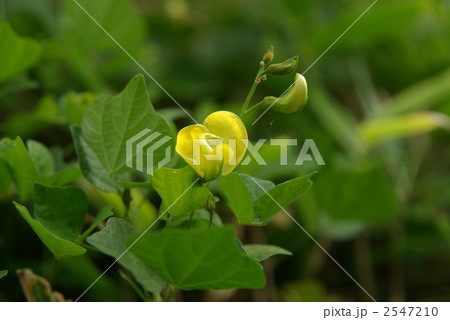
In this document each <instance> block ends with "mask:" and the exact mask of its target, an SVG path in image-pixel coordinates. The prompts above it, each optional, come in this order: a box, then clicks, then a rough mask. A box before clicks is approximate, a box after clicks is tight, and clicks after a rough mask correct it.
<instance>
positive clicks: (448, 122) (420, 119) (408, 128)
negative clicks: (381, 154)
mask: <svg viewBox="0 0 450 320" xmlns="http://www.w3.org/2000/svg"><path fill="white" fill-rule="evenodd" d="M359 128H360V132H361V135H362V136H363V137H364V138H365V139H366V140H367V141H368V142H370V143H377V142H381V141H385V140H392V139H398V138H403V137H410V136H414V135H419V134H424V133H428V132H431V131H433V130H435V129H438V128H445V129H447V130H449V129H450V118H449V117H448V116H447V115H446V114H444V113H440V112H434V111H416V112H410V113H407V114H404V115H400V116H392V117H389V118H376V119H373V120H366V121H363V122H362V123H361V124H360V126H359Z"/></svg>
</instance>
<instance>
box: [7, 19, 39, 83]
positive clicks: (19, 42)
mask: <svg viewBox="0 0 450 320" xmlns="http://www.w3.org/2000/svg"><path fill="white" fill-rule="evenodd" d="M0 39H1V41H0V61H1V63H2V67H1V68H0V82H3V81H5V80H7V79H9V78H12V77H14V76H16V75H18V74H20V73H22V72H24V71H26V70H27V69H28V68H30V67H31V66H32V65H34V64H35V63H36V62H37V61H38V59H39V57H40V55H41V47H40V45H39V43H38V42H37V41H36V40H34V39H29V38H24V37H20V36H19V35H17V34H16V33H15V32H14V30H13V29H12V28H11V26H10V25H9V23H8V22H7V21H0Z"/></svg>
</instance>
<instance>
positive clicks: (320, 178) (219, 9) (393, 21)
mask: <svg viewBox="0 0 450 320" xmlns="http://www.w3.org/2000/svg"><path fill="white" fill-rule="evenodd" d="M79 2H80V4H82V5H83V6H84V7H85V8H86V10H87V11H88V12H89V13H90V14H92V16H93V17H95V18H96V19H97V20H98V22H99V23H100V24H101V25H102V26H103V27H104V28H105V29H106V30H107V31H108V32H110V34H111V35H112V36H113V37H114V38H115V39H116V40H117V41H118V43H120V44H121V45H122V46H123V47H124V48H126V50H128V51H129V53H130V54H131V55H132V56H134V57H135V58H136V60H137V61H139V63H141V65H142V66H143V67H144V68H145V69H146V70H147V71H148V72H149V73H150V74H151V75H152V76H154V77H155V78H156V79H157V81H159V82H160V84H161V85H162V86H163V87H164V88H165V89H166V90H167V91H168V92H169V93H170V94H171V95H172V96H173V97H174V98H175V99H176V100H177V101H178V102H179V103H180V104H181V105H182V106H184V107H186V109H188V110H189V111H190V112H191V113H192V115H193V116H194V118H196V119H197V120H198V121H199V122H200V121H202V120H203V119H204V117H205V116H206V115H207V114H209V113H210V112H212V111H215V110H220V109H227V110H231V111H235V112H239V110H240V107H241V105H242V103H243V101H244V100H245V97H246V95H247V93H248V91H249V89H250V87H251V85H252V81H253V79H254V76H255V74H256V72H257V70H258V63H259V60H260V58H261V57H262V55H263V54H264V52H265V51H266V50H267V48H268V47H269V45H273V46H274V47H275V59H274V61H275V62H280V61H282V60H285V59H286V58H288V57H290V56H293V55H296V54H299V55H300V63H299V70H298V72H300V73H302V72H303V71H304V70H306V69H307V68H308V66H310V65H311V64H312V63H313V62H314V61H315V60H316V58H317V57H319V56H320V55H321V54H322V53H323V52H324V51H325V50H326V49H327V48H328V47H329V46H330V44H332V43H333V42H334V41H335V40H336V39H337V37H338V36H339V35H341V34H342V32H344V31H345V30H346V29H347V27H348V26H349V25H350V24H351V23H352V22H353V21H354V20H355V19H356V18H357V17H358V16H359V15H360V14H361V13H362V12H363V11H364V10H366V9H367V7H368V6H369V5H370V4H371V3H372V2H371V1H361V0H333V1H331V0H302V1H299V0H258V1H257V0H248V1H238V0H226V1H220V2H219V1H205V0H203V1H200V0H195V1H186V0H166V1H162V0H152V1H145V0H96V1H89V0H79ZM0 10H1V11H0V17H1V19H2V20H7V21H8V22H9V23H10V25H11V27H12V28H13V30H14V31H15V32H16V33H17V34H18V35H20V36H22V37H29V38H33V39H35V40H34V42H35V43H34V44H33V45H32V46H30V48H29V50H28V51H27V52H26V53H25V54H24V56H23V57H21V59H22V60H21V61H24V66H23V68H22V69H23V72H20V74H12V75H11V74H8V70H7V66H5V65H4V64H2V63H3V61H2V59H1V56H0V69H2V70H3V71H2V70H0V137H10V138H15V137H16V136H17V135H19V136H21V137H22V138H23V139H24V140H27V139H34V140H37V141H40V142H42V143H44V144H45V145H46V146H48V147H50V148H51V149H52V152H53V153H54V154H56V155H59V157H60V159H63V160H64V161H65V162H66V163H70V162H71V161H73V160H74V159H76V158H75V157H76V156H75V152H74V148H73V143H72V140H71V135H70V130H69V123H77V121H78V123H79V121H80V119H79V118H77V117H79V115H78V114H72V113H71V112H70V110H72V108H70V107H68V106H69V105H71V104H73V105H75V106H76V107H77V108H85V107H86V105H87V104H88V102H89V101H90V100H91V99H92V97H94V96H97V95H100V94H105V93H116V92H119V91H120V90H122V89H123V87H124V86H125V85H126V83H127V82H128V81H129V80H130V79H131V78H132V77H133V76H134V75H135V74H137V73H142V70H140V69H139V67H138V66H136V64H135V63H133V61H131V60H130V58H129V57H127V55H126V54H124V52H123V51H122V50H121V49H120V48H119V47H118V46H117V45H116V44H115V43H114V42H113V41H112V40H111V39H109V38H108V37H107V36H106V35H105V33H104V32H103V31H102V30H101V29H100V28H99V27H98V26H97V25H95V24H94V23H93V22H92V20H90V18H89V17H87V16H86V14H85V13H84V12H83V11H82V10H81V9H80V8H79V7H78V6H77V5H76V4H75V3H74V2H73V1H71V0H64V1H62V0H61V1H56V0H39V1H34V0H6V1H5V0H1V1H0ZM449 13H450V1H447V0H390V1H386V0H380V1H378V3H376V4H375V5H374V6H373V8H372V9H371V10H369V11H368V12H367V14H366V15H365V16H364V17H362V18H361V20H360V21H358V22H357V23H356V24H355V25H354V27H353V28H351V29H350V30H349V31H348V32H347V33H346V34H345V35H344V36H343V37H342V38H341V39H340V40H339V41H338V42H337V43H336V44H335V45H334V46H333V47H332V48H331V49H330V50H329V51H328V52H327V53H326V54H325V55H324V56H323V57H322V58H321V59H320V60H319V61H318V62H317V63H316V64H315V65H314V66H313V67H312V68H311V69H309V70H308V72H307V73H306V75H305V77H306V78H307V80H308V85H309V90H310V92H309V102H308V105H307V107H306V108H305V110H304V111H303V112H301V113H299V114H296V115H293V116H283V115H278V114H275V113H272V112H268V113H267V114H265V115H264V116H263V117H262V118H261V119H260V120H259V121H258V122H256V124H255V125H252V122H253V121H254V120H255V119H256V117H257V116H258V114H257V113H256V114H254V115H251V116H249V117H247V118H246V119H245V122H246V124H247V129H248V131H249V137H250V139H251V140H252V141H256V140H257V139H260V138H265V139H269V138H294V139H299V141H300V142H303V141H304V140H305V139H314V141H315V143H316V145H317V146H318V148H319V150H320V152H321V154H322V156H323V158H324V160H325V162H326V165H325V166H320V167H319V166H315V165H314V163H312V162H309V163H306V164H304V165H303V166H295V165H294V162H295V158H296V156H297V155H298V152H299V149H300V147H298V148H293V147H292V148H290V149H289V150H290V156H291V161H290V162H289V163H290V165H288V166H280V165H279V160H278V154H279V152H278V150H279V149H278V147H273V146H272V147H270V146H267V147H263V149H262V154H263V155H264V158H265V159H266V161H267V162H268V163H269V165H268V166H256V165H253V166H252V165H250V166H247V167H241V168H240V170H241V172H246V173H249V174H252V175H254V176H257V177H260V178H264V179H270V180H272V181H274V182H276V183H279V182H282V181H284V180H286V179H288V178H293V177H296V176H300V175H303V174H306V173H308V172H310V171H312V170H318V171H319V172H318V174H316V175H315V177H314V182H315V184H314V187H313V188H312V189H311V190H310V191H309V192H308V193H307V194H306V195H304V196H302V197H301V198H300V199H299V200H297V201H296V202H295V204H294V205H292V206H290V207H288V208H287V210H288V211H289V212H290V213H291V214H292V215H293V216H294V217H295V218H296V219H297V221H299V223H301V224H302V225H303V226H304V227H305V228H306V230H308V232H310V233H311V235H312V236H313V237H315V238H316V239H317V240H318V241H319V242H320V243H321V244H322V245H323V247H324V248H325V249H326V250H327V251H329V252H330V254H331V255H332V256H333V257H334V258H335V259H336V260H337V261H338V262H339V263H340V264H341V265H342V266H343V267H344V268H345V269H346V270H347V271H348V272H349V273H350V274H352V275H353V276H354V277H355V278H356V279H357V280H358V281H359V282H360V283H361V285H362V286H363V287H364V288H365V289H366V290H367V291H368V292H370V293H371V295H373V297H374V298H375V299H377V300H380V301H431V300H438V301H449V300H450V273H449V271H448V270H449V269H450V224H449V223H450V216H449V213H450V212H449V208H450V188H449V182H450V147H449V144H450V136H449V133H448V129H449V123H450V121H449V118H448V117H449V116H450V99H449V98H450V54H449V52H450V41H449V39H450V15H449ZM1 35H2V34H0V46H1V43H2V42H3V41H4V40H5V39H4V38H2V36H1ZM292 81H293V77H283V78H277V77H271V78H269V79H268V80H267V81H264V82H263V83H262V84H261V85H260V86H259V87H258V90H257V92H256V94H255V97H254V100H253V102H257V101H259V100H260V99H262V98H263V97H264V96H267V95H275V96H276V95H280V94H281V93H282V92H283V91H284V90H285V89H286V88H287V87H288V86H289V85H290V84H291V83H292ZM147 85H148V88H149V91H150V93H151V100H152V103H153V105H154V106H155V108H156V109H157V111H159V112H161V113H162V114H163V115H164V116H165V117H166V118H168V119H170V120H173V121H175V123H176V125H177V127H178V128H181V127H182V126H184V125H188V124H191V122H190V119H189V118H187V117H186V115H185V114H184V113H183V112H182V111H180V110H179V109H178V107H177V106H176V105H175V103H174V102H173V101H172V100H171V99H170V98H169V97H168V96H167V95H166V94H165V93H164V92H163V91H162V90H161V89H160V88H159V87H158V86H157V85H156V84H155V83H154V82H153V81H152V80H151V79H149V78H148V77H147ZM291 153H292V154H291ZM61 163H62V160H61ZM1 164H2V163H0V165H1ZM0 180H1V177H0ZM0 186H1V183H0ZM14 199H15V195H14V192H10V190H2V189H1V188H0V269H8V270H9V272H10V274H9V275H8V276H7V277H5V278H3V279H2V280H1V281H0V301H21V300H24V296H23V293H22V292H21V288H20V285H19V282H18V280H17V277H16V276H15V275H14V270H16V269H18V268H24V267H28V268H31V269H33V270H34V271H35V272H36V273H38V274H41V275H43V276H45V277H46V278H47V279H48V280H49V281H50V282H51V283H52V286H53V287H54V288H55V289H57V290H58V291H60V292H62V293H63V294H64V295H65V296H66V297H67V298H72V299H74V298H76V297H77V296H78V295H79V294H80V293H81V292H82V291H84V290H85V289H86V287H87V286H88V285H89V284H90V283H91V282H92V280H93V279H95V278H96V276H97V275H98V274H100V273H101V272H102V270H104V269H106V268H107V266H108V265H109V264H110V263H111V262H112V259H110V258H108V257H106V256H101V255H99V254H96V253H90V254H89V257H90V258H91V259H88V258H87V257H86V256H82V257H77V258H70V259H62V260H60V261H57V260H55V259H54V258H53V256H52V255H51V254H50V253H49V251H48V250H47V249H46V248H45V247H43V245H42V244H41V242H40V240H39V239H38V238H37V237H36V236H35V235H34V233H33V232H31V229H30V228H29V227H28V226H27V225H26V223H25V221H23V219H22V218H21V217H20V216H19V215H18V213H17V212H16V210H15V209H14V207H13V205H12V203H11V200H14ZM224 210H225V211H226V209H225V208H222V211H224ZM239 233H240V238H242V239H245V240H246V241H247V242H258V243H261V242H267V243H270V244H275V245H279V246H282V247H284V248H286V249H288V250H290V251H292V252H293V256H292V257H275V258H272V259H271V260H269V261H267V262H265V265H264V266H265V269H266V270H267V276H268V285H267V287H266V288H265V289H263V290H226V291H216V292H213V291H192V292H185V293H183V294H182V297H181V298H182V299H184V300H186V301H214V300H219V301H344V300H345V301H346V300H349V301H366V300H368V299H369V298H368V297H367V296H366V295H365V294H364V292H362V291H361V290H360V289H359V288H358V287H357V285H356V284H355V283H354V282H352V280H351V279H350V278H349V277H348V276H347V275H346V274H345V273H344V272H343V271H342V270H341V269H340V268H339V267H338V266H337V265H336V264H335V263H334V262H333V261H331V260H330V259H329V258H328V257H327V256H326V255H325V254H324V253H323V252H322V251H321V250H320V248H318V247H317V245H315V244H314V243H313V242H312V241H311V240H310V239H309V238H308V237H307V235H306V234H305V233H304V232H303V231H302V230H301V229H299V228H298V226H297V225H295V224H294V223H293V222H292V221H291V220H290V219H289V217H287V216H286V215H285V214H283V213H279V214H278V215H277V217H276V218H275V219H274V221H273V222H272V223H271V224H270V225H269V226H267V227H265V228H257V227H245V228H244V227H242V228H240V230H239ZM117 269H118V268H117V267H116V268H115V269H114V270H112V271H110V272H109V273H108V274H107V275H106V276H105V277H104V278H103V279H102V280H101V281H99V283H98V284H97V285H96V286H94V287H93V288H92V290H91V291H90V292H89V293H88V296H87V297H88V299H90V300H92V301H108V300H135V299H137V298H136V297H135V296H134V293H133V292H132V290H131V288H129V286H128V285H127V283H126V282H125V281H124V280H123V279H122V278H120V276H119V275H118V273H117Z"/></svg>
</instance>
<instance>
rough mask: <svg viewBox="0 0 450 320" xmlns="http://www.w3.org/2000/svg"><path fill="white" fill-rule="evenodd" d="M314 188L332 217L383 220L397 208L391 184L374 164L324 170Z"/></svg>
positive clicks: (350, 219)
mask: <svg viewBox="0 0 450 320" xmlns="http://www.w3.org/2000/svg"><path fill="white" fill-rule="evenodd" d="M336 186H339V188H336ZM315 190H316V192H317V194H318V197H320V203H321V205H322V206H323V209H325V211H326V213H327V214H328V215H329V216H330V218H332V219H333V220H338V221H341V220H342V221H386V220H388V219H390V218H392V217H393V216H394V214H395V213H396V211H397V207H398V203H397V197H396V194H395V190H394V188H393V186H392V183H391V182H390V180H389V178H388V177H387V175H386V173H385V172H384V171H383V170H382V169H381V168H380V167H379V166H376V165H368V166H365V167H361V168H355V169H348V170H344V169H338V170H333V171H331V172H324V173H323V174H321V177H320V179H319V181H318V182H317V188H315Z"/></svg>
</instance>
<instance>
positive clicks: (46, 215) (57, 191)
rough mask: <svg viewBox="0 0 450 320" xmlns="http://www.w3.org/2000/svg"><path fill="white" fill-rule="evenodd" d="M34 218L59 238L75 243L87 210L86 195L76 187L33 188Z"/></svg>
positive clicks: (43, 186) (37, 186)
mask: <svg viewBox="0 0 450 320" xmlns="http://www.w3.org/2000/svg"><path fill="white" fill-rule="evenodd" d="M34 192H35V198H34V216H35V218H36V220H38V221H39V222H40V223H41V224H42V225H43V226H44V227H46V228H47V229H48V230H49V231H50V232H52V233H53V234H55V235H57V236H58V237H60V238H63V239H65V240H69V241H75V240H76V239H77V238H78V236H79V235H80V231H81V228H82V226H83V223H84V217H85V216H86V213H87V209H88V199H87V196H86V194H85V193H84V192H83V191H82V190H81V189H80V188H78V187H47V186H45V185H43V184H40V183H36V184H35V187H34Z"/></svg>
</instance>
